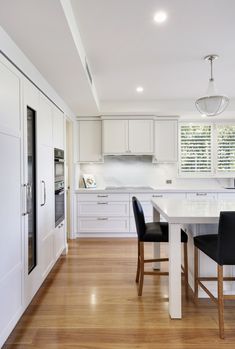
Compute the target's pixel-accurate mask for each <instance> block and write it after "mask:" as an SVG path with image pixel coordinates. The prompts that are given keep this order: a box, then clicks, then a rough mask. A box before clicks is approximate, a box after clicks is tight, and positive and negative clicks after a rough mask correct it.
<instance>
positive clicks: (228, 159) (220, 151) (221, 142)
mask: <svg viewBox="0 0 235 349" xmlns="http://www.w3.org/2000/svg"><path fill="white" fill-rule="evenodd" d="M217 172H219V173H222V172H223V173H224V172H227V173H228V172H235V125H229V124H227V125H222V124H221V125H220V124H218V125H217Z"/></svg>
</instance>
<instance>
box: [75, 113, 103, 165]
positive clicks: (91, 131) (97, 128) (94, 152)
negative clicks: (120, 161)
mask: <svg viewBox="0 0 235 349" xmlns="http://www.w3.org/2000/svg"><path fill="white" fill-rule="evenodd" d="M78 142H79V147H78V148H79V151H78V154H79V156H78V161H79V162H100V161H102V139H101V121H100V120H89V121H79V122H78Z"/></svg>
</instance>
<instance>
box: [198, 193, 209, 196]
mask: <svg viewBox="0 0 235 349" xmlns="http://www.w3.org/2000/svg"><path fill="white" fill-rule="evenodd" d="M196 195H197V196H206V195H207V193H196Z"/></svg>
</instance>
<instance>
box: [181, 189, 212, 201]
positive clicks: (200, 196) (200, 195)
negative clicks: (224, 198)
mask: <svg viewBox="0 0 235 349" xmlns="http://www.w3.org/2000/svg"><path fill="white" fill-rule="evenodd" d="M187 199H188V200H198V201H204V200H208V201H209V200H216V199H217V193H207V192H203V191H200V192H196V193H187Z"/></svg>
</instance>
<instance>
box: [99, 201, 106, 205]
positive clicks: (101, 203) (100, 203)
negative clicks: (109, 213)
mask: <svg viewBox="0 0 235 349" xmlns="http://www.w3.org/2000/svg"><path fill="white" fill-rule="evenodd" d="M97 205H108V202H103V201H98V202H97Z"/></svg>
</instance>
